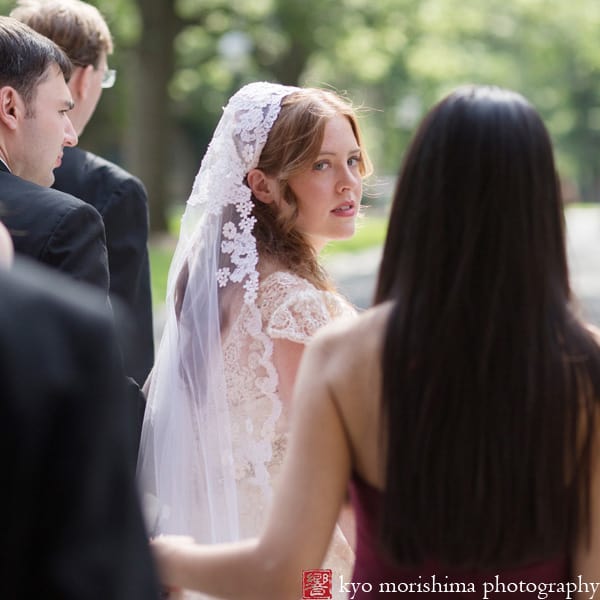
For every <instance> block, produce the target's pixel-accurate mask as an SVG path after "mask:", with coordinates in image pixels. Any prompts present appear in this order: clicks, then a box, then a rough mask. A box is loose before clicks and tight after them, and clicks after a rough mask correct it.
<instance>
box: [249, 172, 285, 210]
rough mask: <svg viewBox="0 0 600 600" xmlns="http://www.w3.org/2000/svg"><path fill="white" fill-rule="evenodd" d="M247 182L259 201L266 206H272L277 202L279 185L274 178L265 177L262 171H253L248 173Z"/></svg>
mask: <svg viewBox="0 0 600 600" xmlns="http://www.w3.org/2000/svg"><path fill="white" fill-rule="evenodd" d="M246 181H247V182H248V187H249V188H250V189H251V190H252V193H253V194H254V196H255V198H256V199H257V200H260V201H261V202H264V203H265V204H271V203H272V202H275V201H276V200H277V198H278V193H279V184H278V183H277V180H276V179H275V178H274V177H269V176H268V175H265V174H264V173H263V172H262V171H261V170H260V169H252V170H251V171H248V175H246Z"/></svg>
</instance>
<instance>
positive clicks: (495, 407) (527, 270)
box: [375, 87, 600, 568]
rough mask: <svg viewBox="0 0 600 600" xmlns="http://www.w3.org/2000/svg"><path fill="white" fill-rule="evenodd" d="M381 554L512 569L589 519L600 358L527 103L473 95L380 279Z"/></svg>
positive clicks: (423, 167) (432, 118)
mask: <svg viewBox="0 0 600 600" xmlns="http://www.w3.org/2000/svg"><path fill="white" fill-rule="evenodd" d="M375 301H376V302H377V303H381V302H384V301H391V302H392V303H393V307H392V311H391V314H390V318H389V321H388V324H387V331H386V335H385V342H384V349H383V362H382V368H383V389H382V397H383V411H384V415H385V419H386V420H385V423H386V426H385V430H384V434H385V435H384V438H385V442H384V444H385V452H386V456H387V463H386V484H385V493H384V508H383V518H382V523H381V539H382V542H383V544H384V546H385V547H386V548H387V550H388V551H389V553H390V554H391V555H392V556H393V557H395V558H396V560H397V561H399V562H401V563H418V562H421V561H423V560H424V559H426V558H433V559H436V560H440V561H443V562H444V563H447V564H450V565H457V566H464V567H475V568H499V567H502V566H514V565H518V564H524V563H526V562H528V561H533V560H539V559H543V558H546V557H549V556H553V555H558V554H562V553H564V552H567V551H569V550H572V549H573V548H574V545H575V542H576V540H577V539H578V536H579V535H580V534H581V532H582V531H585V529H584V528H585V526H586V525H587V523H588V519H589V488H590V448H591V444H592V434H593V431H592V427H591V426H592V424H593V421H594V417H595V416H596V413H597V410H598V400H599V398H600V352H599V349H598V345H597V344H596V342H595V341H594V340H593V338H592V337H591V335H590V334H589V332H588V331H587V330H586V328H585V327H584V326H583V325H582V324H581V323H580V322H579V321H578V319H577V318H576V317H575V316H574V314H573V312H572V309H571V291H570V287H569V276H568V268H567V258H566V251H565V231H564V215H563V206H562V201H561V197H560V191H559V184H558V180H557V175H556V170H555V164H554V158H553V152H552V146H551V141H550V138H549V136H548V133H547V131H546V128H545V127H544V124H543V123H542V121H541V119H540V117H539V116H538V114H537V113H536V111H535V110H534V109H533V107H532V106H531V105H530V104H529V103H528V102H527V101H526V100H525V99H524V98H523V97H522V96H520V95H518V94H516V93H513V92H510V91H506V90H501V89H498V88H491V87H465V88H460V89H458V90H457V91H455V92H454V93H452V94H450V95H449V96H448V97H447V98H445V99H444V100H443V101H442V102H440V103H439V104H438V105H437V106H435V107H434V108H433V109H432V110H431V111H430V112H429V114H428V115H427V116H426V117H425V119H424V121H423V122H422V124H421V126H420V127H419V129H418V131H417V133H416V135H415V137H414V139H413V141H412V144H411V145H410V148H409V150H408V152H407V154H406V157H405V159H404V163H403V166H402V169H401V172H400V176H399V180H398V183H397V188H396V191H395V195H394V200H393V207H392V211H391V217H390V223H389V231H388V236H387V240H386V243H385V248H384V255H383V259H382V263H381V268H380V272H379V278H378V283H377V290H376V298H375Z"/></svg>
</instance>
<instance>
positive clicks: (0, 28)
mask: <svg viewBox="0 0 600 600" xmlns="http://www.w3.org/2000/svg"><path fill="white" fill-rule="evenodd" d="M52 65H56V66H57V67H58V68H59V69H60V70H61V71H62V73H63V75H64V77H65V80H67V81H68V80H69V78H70V76H71V70H72V68H73V67H72V65H71V62H70V61H69V59H68V57H67V55H66V54H65V53H64V52H63V51H62V50H61V49H60V48H59V47H58V46H57V45H56V44H55V43H54V42H53V41H51V40H49V39H48V38H46V37H44V36H43V35H40V34H39V33H37V32H35V31H34V30H33V29H31V28H30V27H28V26H27V25H25V24H23V23H20V22H19V21H17V20H16V19H13V18H11V17H3V16H0V87H4V86H7V85H8V86H10V87H12V88H14V89H15V90H16V91H17V92H18V93H19V94H20V96H21V97H22V98H23V102H24V103H25V106H26V107H27V108H30V107H31V104H32V102H33V100H34V98H35V93H36V90H37V87H38V85H39V84H40V83H42V82H43V81H44V80H45V79H46V77H47V76H48V69H49V68H50V67H51V66H52Z"/></svg>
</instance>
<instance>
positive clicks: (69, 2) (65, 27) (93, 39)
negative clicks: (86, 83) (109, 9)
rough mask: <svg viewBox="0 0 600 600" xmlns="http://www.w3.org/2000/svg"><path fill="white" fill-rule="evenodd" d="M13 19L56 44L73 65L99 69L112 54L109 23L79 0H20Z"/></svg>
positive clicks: (88, 5)
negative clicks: (103, 54) (104, 57)
mask: <svg viewBox="0 0 600 600" xmlns="http://www.w3.org/2000/svg"><path fill="white" fill-rule="evenodd" d="M10 15H11V17H14V18H16V19H18V20H19V21H22V22H23V23H26V24H27V25H29V26H30V27H32V28H33V29H35V30H36V31H37V32H39V33H41V34H42V35H45V36H46V37H48V38H50V39H51V40H53V41H54V42H56V43H57V44H58V45H59V46H60V47H61V48H62V49H63V50H64V51H65V52H66V53H67V56H68V57H69V58H70V59H71V62H72V63H73V65H75V66H78V67H87V66H88V65H93V66H94V68H97V67H98V64H99V60H100V56H101V55H102V53H103V52H105V53H106V54H110V53H111V52H112V51H113V42H112V36H111V34H110V30H109V29H108V25H107V24H106V21H105V20H104V18H103V17H102V15H101V14H100V12H99V11H98V9H97V8H96V7H95V6H92V5H91V4H88V3H87V2H81V1H80V0H18V1H17V6H16V7H15V8H14V9H13V11H12V12H11V13H10Z"/></svg>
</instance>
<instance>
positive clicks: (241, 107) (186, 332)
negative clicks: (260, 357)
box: [137, 82, 298, 543]
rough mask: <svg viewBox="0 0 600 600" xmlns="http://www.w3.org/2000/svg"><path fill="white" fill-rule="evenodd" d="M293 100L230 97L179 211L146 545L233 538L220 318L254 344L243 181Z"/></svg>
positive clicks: (254, 281)
mask: <svg viewBox="0 0 600 600" xmlns="http://www.w3.org/2000/svg"><path fill="white" fill-rule="evenodd" d="M297 89H298V88H293V87H286V86H281V85H277V84H271V83H266V82H259V83H252V84H249V85H247V86H245V87H243V88H242V89H241V90H239V91H238V92H237V93H236V94H235V95H234V96H232V98H231V99H230V101H229V103H228V105H227V106H226V107H225V109H224V111H223V115H222V117H221V120H220V121H219V124H218V125H217V128H216V130H215V133H214V136H213V139H212V141H211V143H210V145H209V147H208V149H207V151H206V154H205V156H204V158H203V160H202V164H201V166H200V170H199V172H198V174H197V176H196V179H195V182H194V185H193V188H192V192H191V195H190V197H189V199H188V202H187V206H186V210H185V213H184V216H183V218H182V223H181V233H180V238H179V241H178V244H177V248H176V251H175V254H174V257H173V261H172V264H171V268H170V270H169V277H168V283H167V301H166V311H167V316H166V324H165V329H164V332H163V337H162V340H161V343H160V345H159V348H158V351H157V358H156V362H155V366H154V369H153V371H152V373H151V375H150V377H149V379H148V382H147V384H146V393H147V408H146V414H145V417H144V425H143V430H142V438H141V443H140V453H139V459H138V467H137V477H138V484H139V486H140V492H141V496H142V502H143V505H144V512H145V515H146V520H147V524H148V527H149V531H150V534H151V535H157V534H160V533H165V534H185V535H190V536H192V537H193V538H194V539H195V540H196V541H198V542H202V543H215V542H224V541H231V540H236V539H239V538H240V534H241V532H240V522H239V516H238V515H239V510H238V508H239V507H238V497H237V491H236V479H235V478H236V465H235V461H234V456H233V452H234V451H233V447H232V444H233V440H232V418H231V414H230V409H229V407H228V403H227V400H226V374H225V365H224V362H223V340H224V338H225V336H226V334H227V331H228V328H229V327H230V325H231V324H230V322H229V321H230V318H229V316H228V315H231V314H234V312H235V311H239V310H242V309H243V310H244V311H245V314H246V323H247V325H246V330H247V331H246V333H247V334H248V333H249V334H250V335H251V336H252V335H253V331H254V332H255V334H256V335H257V336H259V335H260V318H261V317H260V313H259V310H258V308H257V305H256V300H257V295H258V291H259V278H258V271H257V264H258V253H257V248H256V240H255V238H254V235H253V233H252V229H253V226H254V223H255V219H254V217H253V216H252V214H251V212H252V200H251V192H250V189H249V188H248V187H247V186H246V185H245V183H244V177H245V175H246V173H248V171H250V170H251V169H253V168H255V167H256V166H257V164H258V160H259V157H260V154H261V152H262V149H263V147H264V145H265V142H266V140H267V136H268V134H269V131H270V129H271V127H272V126H273V123H274V122H275V120H276V119H277V116H278V115H279V111H280V103H281V100H282V99H283V98H284V97H285V96H287V95H289V94H290V93H292V92H294V91H297ZM253 328H254V329H253Z"/></svg>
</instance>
